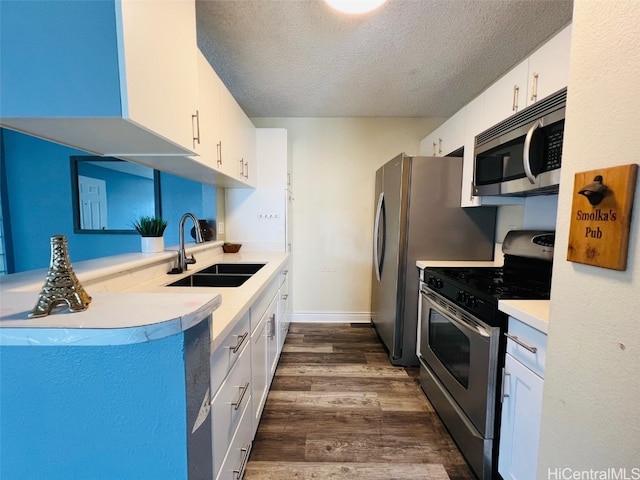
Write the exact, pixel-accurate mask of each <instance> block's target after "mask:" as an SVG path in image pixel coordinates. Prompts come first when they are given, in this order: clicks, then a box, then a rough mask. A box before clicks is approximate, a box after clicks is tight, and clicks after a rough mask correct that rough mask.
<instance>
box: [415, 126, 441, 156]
mask: <svg viewBox="0 0 640 480" xmlns="http://www.w3.org/2000/svg"><path fill="white" fill-rule="evenodd" d="M439 130H440V127H438V128H436V129H435V130H434V131H433V132H431V133H430V134H429V135H427V136H426V137H424V138H423V139H422V140H421V141H420V155H424V156H425V157H437V156H438V140H437V139H438V134H439Z"/></svg>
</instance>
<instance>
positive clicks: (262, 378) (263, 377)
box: [251, 317, 268, 434]
mask: <svg viewBox="0 0 640 480" xmlns="http://www.w3.org/2000/svg"><path fill="white" fill-rule="evenodd" d="M267 328H268V327H267V322H266V319H265V317H263V320H262V321H261V322H260V323H259V324H258V327H257V328H256V329H255V330H254V332H253V334H252V335H251V413H252V419H253V431H254V434H255V431H256V430H257V429H258V424H259V423H260V416H261V415H262V407H263V406H264V402H265V401H266V399H267V391H268V382H267V370H268V366H267V333H268V331H267Z"/></svg>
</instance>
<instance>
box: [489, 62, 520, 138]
mask: <svg viewBox="0 0 640 480" xmlns="http://www.w3.org/2000/svg"><path fill="white" fill-rule="evenodd" d="M528 65H529V64H528V61H527V60H525V61H524V62H522V63H520V64H519V65H517V66H516V67H515V68H513V69H512V70H510V71H509V72H508V73H507V74H505V75H504V76H503V77H502V78H500V79H499V80H498V81H497V82H496V83H494V84H493V85H491V86H490V87H489V88H488V89H487V90H486V91H485V92H484V105H485V121H486V125H487V126H486V127H485V128H489V127H491V126H493V125H495V124H496V123H498V122H500V121H502V120H504V119H505V118H508V117H510V116H511V115H513V114H514V113H517V112H519V111H520V110H522V109H523V108H524V107H526V106H527V101H526V98H527V97H526V95H527V93H526V90H527V74H528V71H529V67H528ZM478 133H480V132H478ZM476 134H477V133H476Z"/></svg>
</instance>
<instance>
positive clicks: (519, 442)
mask: <svg viewBox="0 0 640 480" xmlns="http://www.w3.org/2000/svg"><path fill="white" fill-rule="evenodd" d="M545 351H546V335H545V334H543V333H542V332H539V331H538V330H535V329H533V328H531V327H529V326H528V325H526V324H524V323H522V322H520V321H519V320H517V319H515V318H513V317H511V318H509V338H508V340H507V355H506V359H505V366H504V379H503V387H502V388H503V398H502V417H501V425H500V449H499V454H498V471H499V472H500V475H502V477H503V478H505V479H512V480H529V479H531V480H535V478H536V470H537V462H538V443H539V439H540V420H541V418H542V390H543V385H544V379H543V376H544V357H545Z"/></svg>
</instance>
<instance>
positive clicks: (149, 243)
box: [140, 237, 164, 253]
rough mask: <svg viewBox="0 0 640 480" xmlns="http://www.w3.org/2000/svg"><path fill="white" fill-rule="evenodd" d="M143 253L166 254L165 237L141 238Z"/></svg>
mask: <svg viewBox="0 0 640 480" xmlns="http://www.w3.org/2000/svg"><path fill="white" fill-rule="evenodd" d="M140 243H141V248H142V253H158V252H164V237H140Z"/></svg>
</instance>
